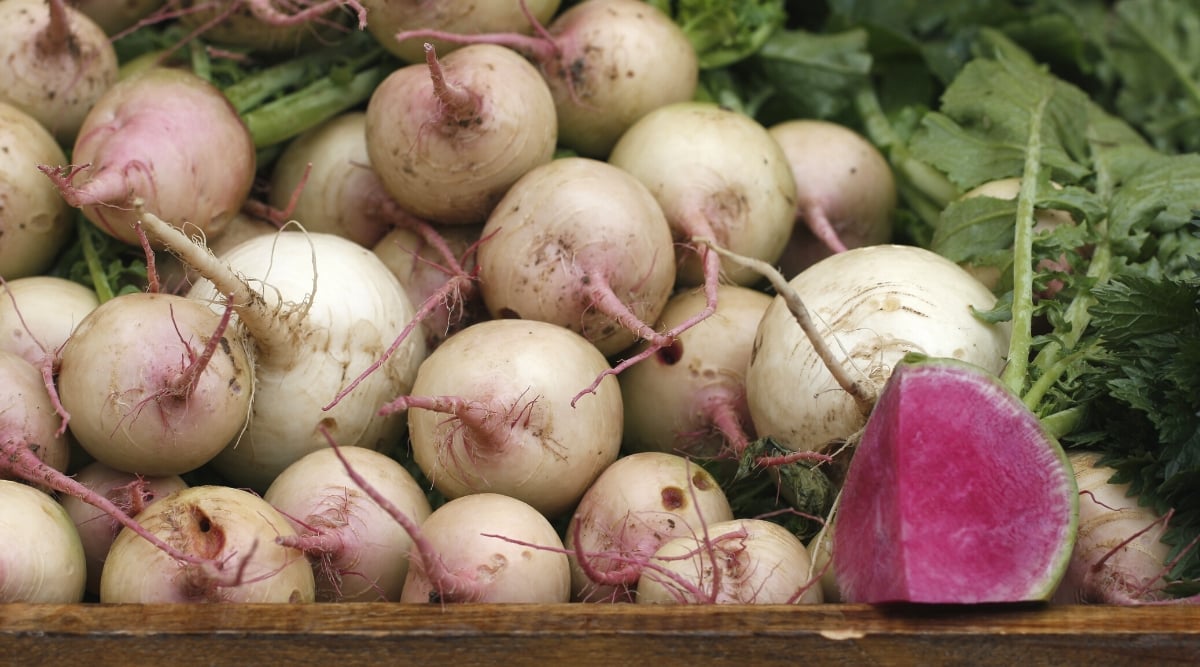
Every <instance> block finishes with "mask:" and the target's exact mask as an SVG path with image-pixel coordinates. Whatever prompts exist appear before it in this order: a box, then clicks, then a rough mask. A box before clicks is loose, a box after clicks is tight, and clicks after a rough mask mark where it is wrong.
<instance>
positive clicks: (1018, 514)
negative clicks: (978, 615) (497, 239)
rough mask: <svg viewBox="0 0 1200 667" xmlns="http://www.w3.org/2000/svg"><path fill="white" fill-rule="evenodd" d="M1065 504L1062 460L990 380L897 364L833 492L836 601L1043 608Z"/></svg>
mask: <svg viewBox="0 0 1200 667" xmlns="http://www.w3.org/2000/svg"><path fill="white" fill-rule="evenodd" d="M845 254H846V253H842V254H841V255H835V256H836V257H840V256H843V255H845ZM1078 507H1079V504H1078V490H1077V487H1076V484H1075V477H1074V475H1072V474H1071V468H1070V463H1069V462H1068V461H1067V457H1066V454H1065V453H1064V452H1063V450H1062V448H1061V447H1060V446H1059V444H1058V442H1057V441H1056V440H1055V439H1054V438H1053V437H1051V436H1050V435H1049V434H1048V433H1047V432H1046V430H1045V429H1044V428H1043V427H1042V425H1041V423H1040V422H1039V421H1038V419H1037V417H1036V416H1035V415H1034V414H1033V413H1032V412H1030V411H1029V409H1028V408H1026V407H1025V406H1024V404H1022V403H1021V400H1020V399H1019V398H1017V396H1016V395H1015V394H1013V393H1012V392H1010V391H1009V390H1008V389H1007V388H1006V387H1005V386H1004V385H1003V384H1002V383H1001V381H1000V379H999V378H998V377H996V375H995V374H994V373H993V372H991V371H988V370H985V369H983V368H980V367H978V366H975V365H972V364H968V363H964V362H960V361H955V360H950V359H928V358H923V357H908V358H906V359H904V360H903V361H902V362H901V363H899V364H897V365H896V366H895V368H894V369H893V370H892V373H891V376H890V378H889V380H888V382H887V384H886V385H885V386H884V388H883V391H882V392H881V393H880V395H879V399H878V402H877V403H876V404H875V407H874V410H873V411H872V413H871V417H870V419H869V420H868V421H867V424H866V428H865V429H864V431H863V433H862V438H861V440H860V442H859V443H858V446H857V447H856V449H855V452H854V458H853V459H852V460H851V462H850V467H849V470H848V472H847V474H846V480H845V483H844V484H843V486H842V490H841V501H840V503H839V505H838V509H837V519H836V521H837V524H836V525H837V527H836V530H835V531H834V534H833V554H834V561H833V565H834V570H835V573H836V576H837V582H838V586H839V587H840V588H841V592H842V595H843V597H844V599H845V600H846V601H847V602H867V603H881V602H895V601H906V602H927V603H981V602H1016V601H1032V600H1048V599H1050V597H1051V596H1052V595H1053V593H1054V590H1055V588H1056V587H1057V586H1058V583H1059V581H1060V580H1061V578H1062V576H1063V572H1064V571H1065V570H1066V567H1067V563H1068V561H1069V559H1070V557H1071V551H1072V547H1073V545H1074V543H1075V535H1076V528H1077V526H1078Z"/></svg>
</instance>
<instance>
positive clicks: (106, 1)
mask: <svg viewBox="0 0 1200 667" xmlns="http://www.w3.org/2000/svg"><path fill="white" fill-rule="evenodd" d="M165 3H166V0H120V2H113V0H73V1H72V3H71V4H72V5H73V6H74V7H75V9H78V10H79V11H81V12H83V13H84V14H87V16H88V18H90V19H92V20H93V21H95V22H96V25H99V26H100V27H101V28H103V29H104V32H105V33H106V34H107V35H109V36H110V37H114V36H116V35H119V34H121V33H122V32H124V31H126V30H128V29H130V28H133V27H134V26H135V25H137V24H138V22H139V21H141V20H142V19H146V18H149V17H151V15H152V14H154V13H155V11H156V10H159V9H162V7H163V5H164V4H165Z"/></svg>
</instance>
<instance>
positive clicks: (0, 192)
mask: <svg viewBox="0 0 1200 667" xmlns="http://www.w3.org/2000/svg"><path fill="white" fill-rule="evenodd" d="M66 159H67V158H66V155H65V154H64V153H63V150H62V148H60V147H59V145H58V143H57V142H56V141H55V140H54V137H53V136H51V134H50V132H49V131H48V130H46V128H45V127H44V126H43V125H42V124H41V123H39V122H38V121H37V119H35V118H34V117H33V116H30V115H29V114H28V113H25V112H24V111H21V110H20V109H18V108H16V107H14V106H12V105H10V104H6V103H4V102H2V101H0V202H3V206H0V276H3V277H4V278H5V279H6V280H15V279H17V278H24V277H26V276H34V275H38V274H41V273H44V272H45V271H46V270H47V269H49V268H50V266H51V264H53V262H54V258H55V256H56V255H57V254H58V252H59V251H60V250H61V249H62V248H63V247H64V246H65V245H66V243H67V241H68V240H69V239H70V230H71V210H70V208H69V207H68V206H67V204H66V202H64V201H63V199H62V197H60V196H59V195H58V192H57V191H56V190H55V188H54V185H53V184H51V183H50V182H49V181H47V180H46V179H45V178H43V177H41V176H40V175H39V174H38V173H37V172H36V171H35V170H34V169H33V168H32V166H33V165H38V164H46V163H49V164H62V163H63V162H65V161H66Z"/></svg>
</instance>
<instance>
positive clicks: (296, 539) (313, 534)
mask: <svg viewBox="0 0 1200 667" xmlns="http://www.w3.org/2000/svg"><path fill="white" fill-rule="evenodd" d="M339 453H340V454H341V456H342V457H343V458H344V460H345V462H346V465H348V466H350V467H352V468H354V469H355V470H356V471H357V472H358V473H359V474H360V475H362V477H363V478H364V479H366V480H367V481H368V483H369V484H371V486H372V487H374V488H375V490H376V491H378V492H380V493H382V494H383V495H384V496H386V497H387V498H388V500H389V501H391V503H392V505H394V506H395V507H396V508H397V509H399V510H400V511H401V512H404V513H405V514H406V515H407V516H408V517H410V518H411V519H412V520H413V521H415V522H417V523H421V522H423V521H424V520H425V518H426V517H428V516H429V513H430V511H431V509H430V507H429V500H428V499H427V498H426V497H425V492H424V490H423V489H421V487H420V486H418V485H417V482H416V481H415V480H414V479H413V477H412V475H410V474H409V473H408V471H407V470H405V469H404V466H402V465H401V464H400V463H398V462H397V461H395V460H394V459H391V458H389V457H387V456H386V455H384V454H380V453H379V452H376V451H372V450H370V449H363V448H362V447H342V448H340V450H339V451H338V452H335V451H334V450H333V449H332V448H326V449H319V450H317V451H315V452H312V453H310V454H307V455H305V456H304V457H303V458H301V459H300V460H298V461H296V462H295V463H293V464H292V465H290V466H288V467H287V468H285V469H284V471H283V472H281V473H280V474H279V476H278V477H276V478H275V481H274V482H272V483H271V486H270V488H268V489H267V492H266V494H264V495H263V499H264V500H266V501H267V502H268V503H270V504H271V506H273V507H274V508H275V509H277V510H279V511H280V512H282V513H283V515H284V516H286V517H288V520H289V521H290V522H291V523H292V526H293V527H294V528H295V529H296V533H297V534H296V535H295V536H287V537H280V538H279V539H278V541H279V542H280V543H281V544H284V545H286V546H290V547H294V548H297V549H301V550H303V551H304V552H305V553H306V554H307V555H308V557H309V560H310V561H311V562H312V567H313V575H314V577H315V579H316V586H317V589H316V591H317V592H316V595H317V600H318V601H338V602H359V601H361V602H367V601H372V600H393V601H394V600H397V599H399V597H400V591H401V589H402V588H403V586H404V579H405V577H406V576H407V574H408V565H409V563H408V557H409V556H408V552H409V549H410V548H411V547H412V543H413V542H412V538H410V537H409V535H408V533H407V532H406V531H405V530H404V528H403V527H401V526H400V524H398V523H397V522H395V521H393V520H392V517H391V516H390V515H389V514H388V512H387V511H386V510H385V509H383V508H381V507H380V506H379V505H378V504H376V503H375V502H374V501H373V500H371V499H370V498H369V497H367V496H366V494H364V493H363V491H362V490H361V489H360V488H359V487H358V485H357V484H355V482H354V481H353V480H352V479H351V478H350V477H349V475H348V474H347V473H346V470H345V466H343V464H342V462H341V461H339V458H338V454H339Z"/></svg>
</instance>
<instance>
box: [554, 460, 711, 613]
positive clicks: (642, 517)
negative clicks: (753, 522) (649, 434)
mask: <svg viewBox="0 0 1200 667" xmlns="http://www.w3.org/2000/svg"><path fill="white" fill-rule="evenodd" d="M731 519H733V511H732V510H731V509H730V507H729V501H728V500H727V499H726V497H725V492H724V491H722V490H721V486H720V485H719V484H717V481H716V480H715V479H713V477H712V475H710V474H708V472H706V471H705V470H704V469H703V468H701V467H700V466H698V465H696V464H694V463H692V462H691V461H688V460H687V459H685V458H683V457H681V456H677V455H675V454H667V453H663V452H640V453H635V454H630V455H628V456H624V457H621V458H620V459H617V461H616V462H615V463H613V464H612V465H610V466H609V467H608V468H607V469H605V471H604V472H603V473H602V474H601V475H600V477H599V478H598V479H596V481H595V482H594V483H593V484H592V486H591V487H589V488H588V490H587V493H585V494H584V496H583V498H582V499H581V500H580V501H579V505H578V506H577V507H576V508H575V512H574V514H573V515H572V517H571V522H570V523H569V524H568V525H567V533H566V543H567V546H568V548H570V549H571V552H572V556H571V589H572V595H573V597H574V598H575V599H577V600H584V601H589V602H631V601H633V596H634V591H636V589H637V584H638V577H639V576H640V575H641V572H642V567H643V566H644V564H645V562H646V561H648V560H649V559H650V557H651V556H653V555H654V552H655V551H657V550H658V548H659V547H660V546H661V545H662V544H663V543H664V542H666V541H667V540H670V539H671V538H672V537H676V536H687V535H701V534H703V532H704V529H705V526H708V525H711V524H714V523H719V522H722V521H729V520H731Z"/></svg>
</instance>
